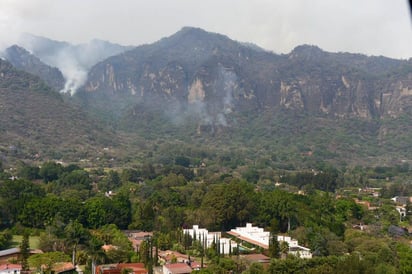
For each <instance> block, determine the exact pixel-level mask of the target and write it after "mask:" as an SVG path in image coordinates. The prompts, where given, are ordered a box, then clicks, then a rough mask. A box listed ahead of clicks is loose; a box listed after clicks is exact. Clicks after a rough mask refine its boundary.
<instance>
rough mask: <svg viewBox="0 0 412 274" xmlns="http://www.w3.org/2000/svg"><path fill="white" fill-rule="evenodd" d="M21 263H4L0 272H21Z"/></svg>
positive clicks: (5, 273) (15, 273)
mask: <svg viewBox="0 0 412 274" xmlns="http://www.w3.org/2000/svg"><path fill="white" fill-rule="evenodd" d="M20 271H21V264H2V265H0V274H20Z"/></svg>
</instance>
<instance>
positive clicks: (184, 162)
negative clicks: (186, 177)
mask: <svg viewBox="0 0 412 274" xmlns="http://www.w3.org/2000/svg"><path fill="white" fill-rule="evenodd" d="M175 164H176V165H179V166H183V167H189V166H190V159H189V158H187V157H185V156H177V157H176V159H175Z"/></svg>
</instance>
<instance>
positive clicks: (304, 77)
mask: <svg viewBox="0 0 412 274" xmlns="http://www.w3.org/2000/svg"><path fill="white" fill-rule="evenodd" d="M411 73H412V62H411V61H409V62H407V61H399V60H393V59H389V58H383V57H367V56H363V55H356V54H348V53H328V52H324V51H322V50H321V49H319V48H317V47H314V46H299V47H297V48H296V49H295V50H293V51H292V52H291V53H290V54H287V55H276V54H273V53H270V52H265V51H262V50H255V49H253V48H251V47H247V46H245V45H243V44H241V43H238V42H236V41H233V40H230V39H229V38H227V37H226V36H222V35H219V34H214V33H208V32H205V31H203V30H200V29H195V28H184V29H182V30H181V31H179V32H178V33H176V34H175V35H173V36H171V37H168V38H164V39H162V40H160V41H158V42H156V43H154V44H152V45H145V46H141V47H137V48H135V49H134V50H131V51H128V52H126V53H124V54H122V55H118V56H115V57H111V58H109V59H107V60H105V61H104V62H101V63H99V64H97V65H96V66H95V67H93V68H92V69H91V71H90V73H89V76H88V81H87V82H86V84H85V86H84V92H85V93H86V94H88V93H100V94H105V95H106V96H108V97H111V96H118V95H120V94H121V95H122V96H127V97H128V98H130V101H131V102H133V101H141V100H146V101H148V100H151V101H152V100H155V101H156V100H157V101H158V102H162V104H166V105H173V106H176V105H178V106H179V108H180V109H182V110H183V111H187V110H191V109H192V110H194V112H195V113H197V114H198V115H199V116H200V117H202V118H203V119H211V120H212V121H213V122H214V123H219V121H224V120H225V117H226V116H227V115H228V114H229V113H232V112H242V111H252V110H253V111H260V110H267V109H275V110H277V109H289V110H294V111H301V112H305V113H309V114H315V115H327V116H331V117H358V118H362V119H372V118H380V117H382V116H385V115H389V116H397V115H399V114H400V113H402V112H403V111H405V109H406V108H408V106H409V105H410V101H409V99H407V98H410V94H411V81H410V77H411V76H410V75H411Z"/></svg>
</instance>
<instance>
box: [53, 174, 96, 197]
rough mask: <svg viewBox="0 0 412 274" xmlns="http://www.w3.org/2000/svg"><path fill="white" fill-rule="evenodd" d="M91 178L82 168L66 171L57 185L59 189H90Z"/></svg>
mask: <svg viewBox="0 0 412 274" xmlns="http://www.w3.org/2000/svg"><path fill="white" fill-rule="evenodd" d="M91 183H92V180H91V179H90V177H89V173H87V172H86V171H84V170H73V171H71V172H68V173H63V174H62V175H61V176H60V178H59V180H58V181H57V185H58V186H59V187H60V189H61V191H60V192H62V191H64V190H65V189H67V188H71V189H76V190H90V189H91V188H92V185H91Z"/></svg>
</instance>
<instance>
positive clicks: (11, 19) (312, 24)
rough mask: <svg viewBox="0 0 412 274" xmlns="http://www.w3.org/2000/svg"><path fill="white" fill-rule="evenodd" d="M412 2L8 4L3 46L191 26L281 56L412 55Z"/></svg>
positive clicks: (77, 0) (131, 39)
mask: <svg viewBox="0 0 412 274" xmlns="http://www.w3.org/2000/svg"><path fill="white" fill-rule="evenodd" d="M411 23H412V20H411V18H410V14H409V7H408V2H407V0H146V1H142V0H0V47H1V46H2V47H4V46H5V45H6V44H8V43H9V41H12V40H14V39H16V37H17V35H18V34H19V33H21V32H29V33H32V34H36V35H41V36H46V37H49V38H52V39H56V40H64V41H69V42H72V43H80V42H86V41H89V40H91V39H93V38H99V39H104V40H109V41H112V42H117V43H120V44H126V45H140V44H143V43H151V42H154V41H156V40H159V39H160V38H162V37H165V36H169V35H172V34H173V33H175V32H177V31H178V30H179V29H180V28H182V27H183V26H194V27H200V28H203V29H205V30H207V31H212V32H218V33H222V34H225V35H227V36H229V37H230V38H232V39H235V40H239V41H244V42H253V43H255V44H257V45H259V46H261V47H263V48H265V49H268V50H272V51H274V52H277V53H287V52H289V51H290V50H292V49H293V48H294V47H295V46H297V45H300V44H312V45H318V46H319V47H321V48H323V49H324V50H327V51H348V52H359V53H365V54H368V55H385V56H390V57H396V58H410V57H412V24H411Z"/></svg>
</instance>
